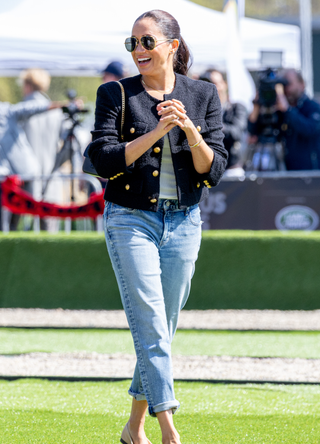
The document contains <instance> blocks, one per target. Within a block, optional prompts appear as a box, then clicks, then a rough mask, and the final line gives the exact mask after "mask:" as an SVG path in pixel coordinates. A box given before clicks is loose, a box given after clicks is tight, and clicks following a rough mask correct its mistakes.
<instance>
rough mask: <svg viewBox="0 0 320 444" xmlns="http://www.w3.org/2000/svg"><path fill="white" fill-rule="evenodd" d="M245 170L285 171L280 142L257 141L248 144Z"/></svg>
mask: <svg viewBox="0 0 320 444" xmlns="http://www.w3.org/2000/svg"><path fill="white" fill-rule="evenodd" d="M246 170H247V171H285V170H286V167H285V163H284V146H283V143H282V142H259V141H258V142H257V143H256V144H253V145H250V146H249V155H248V160H247V161H246Z"/></svg>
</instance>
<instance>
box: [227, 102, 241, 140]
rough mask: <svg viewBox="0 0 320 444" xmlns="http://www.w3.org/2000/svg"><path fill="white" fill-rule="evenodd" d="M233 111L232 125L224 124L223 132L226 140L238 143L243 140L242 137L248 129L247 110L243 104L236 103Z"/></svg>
mask: <svg viewBox="0 0 320 444" xmlns="http://www.w3.org/2000/svg"><path fill="white" fill-rule="evenodd" d="M233 111H234V114H233V119H232V123H226V122H223V132H224V135H225V138H230V139H231V140H232V141H234V142H236V141H238V140H241V139H242V135H243V133H244V131H245V130H246V129H247V110H246V108H245V106H243V105H242V104H241V103H235V104H234V105H233Z"/></svg>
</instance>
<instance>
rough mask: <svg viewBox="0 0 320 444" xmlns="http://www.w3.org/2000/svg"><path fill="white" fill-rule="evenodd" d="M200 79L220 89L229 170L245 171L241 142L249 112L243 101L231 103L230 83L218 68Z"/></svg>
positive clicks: (205, 73)
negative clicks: (229, 94)
mask: <svg viewBox="0 0 320 444" xmlns="http://www.w3.org/2000/svg"><path fill="white" fill-rule="evenodd" d="M200 80H205V81H207V82H211V83H213V84H214V85H215V86H216V88H217V91H218V94H219V99H220V102H221V106H222V123H223V128H222V131H223V133H224V141H223V142H224V147H225V149H226V150H227V151H228V153H229V158H228V164H227V170H231V169H232V170H234V171H236V170H237V171H239V172H241V173H243V169H242V166H243V162H242V156H241V148H242V146H241V144H242V142H243V140H244V135H245V134H246V130H247V119H248V114H247V110H246V108H245V106H244V105H242V104H241V103H231V102H230V100H229V96H228V84H227V82H226V80H225V79H224V77H223V75H222V73H221V72H220V71H218V70H216V69H208V70H206V71H205V72H204V73H203V74H201V75H200Z"/></svg>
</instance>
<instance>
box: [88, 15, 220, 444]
mask: <svg viewBox="0 0 320 444" xmlns="http://www.w3.org/2000/svg"><path fill="white" fill-rule="evenodd" d="M125 47H126V49H127V50H128V51H129V52H131V54H132V57H133V60H134V63H135V64H136V66H137V68H138V70H139V75H137V76H134V77H130V78H126V79H123V80H121V83H122V85H123V87H124V90H125V98H126V99H125V123H124V128H123V140H122V139H121V124H120V122H121V111H122V103H121V89H120V88H119V85H118V84H117V83H116V82H110V83H107V84H104V85H101V86H100V87H99V89H98V92H97V102H96V117H95V129H94V131H93V132H92V135H93V138H92V143H91V144H90V146H89V150H88V151H89V157H90V159H91V161H92V163H93V165H94V166H95V168H96V170H97V172H98V174H99V175H100V176H102V177H104V178H107V179H109V180H108V183H107V187H106V191H105V200H106V206H105V214H104V224H105V237H106V243H107V248H108V252H109V256H110V259H111V262H112V265H113V268H114V272H115V275H116V278H117V282H118V286H119V290H120V294H121V300H122V304H123V307H124V310H125V312H126V316H127V319H128V323H129V326H130V330H131V333H132V337H133V341H134V346H135V351H136V355H137V365H136V368H135V372H134V375H133V379H132V383H131V386H130V389H129V394H130V395H131V396H132V397H133V400H132V410H131V415H130V419H129V421H128V423H127V424H126V426H125V428H124V430H123V432H122V435H121V439H120V441H121V443H123V444H147V443H150V441H149V440H148V439H147V437H146V435H145V432H144V420H145V415H146V412H147V410H149V414H150V415H151V416H156V417H157V419H158V421H159V425H160V428H161V432H162V443H163V444H180V443H181V441H180V436H179V434H178V432H177V430H176V428H175V426H174V423H173V414H174V413H175V411H176V410H177V409H178V407H179V402H178V401H177V400H176V398H175V394H174V387H173V376H172V363H171V342H172V339H173V336H174V333H175V331H176V328H177V322H178V316H179V313H180V310H181V309H182V308H183V306H184V305H185V303H186V301H187V298H188V295H189V291H190V283H191V278H192V275H193V273H194V266H195V262H196V259H197V256H198V251H199V247H200V241H201V219H200V210H199V205H198V204H199V202H200V200H201V199H203V198H204V197H205V196H206V195H207V193H208V188H210V187H211V186H215V185H217V184H218V182H219V180H220V178H221V176H222V174H223V173H224V170H225V167H226V163H227V153H226V151H225V149H224V147H223V134H222V131H221V130H222V123H221V107H220V102H219V99H218V95H217V92H216V88H215V86H214V85H212V84H210V83H208V82H202V81H195V80H191V79H189V78H188V77H187V71H188V63H189V57H190V55H189V50H188V47H187V45H186V43H185V42H184V40H183V38H182V37H181V35H180V28H179V24H178V23H177V21H176V20H175V18H174V17H172V16H171V15H170V14H168V13H167V12H165V11H161V10H153V11H149V12H146V13H144V14H143V15H141V16H140V17H138V18H137V20H136V21H135V22H134V25H133V29H132V36H131V37H128V38H127V39H126V41H125Z"/></svg>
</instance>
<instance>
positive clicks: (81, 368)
mask: <svg viewBox="0 0 320 444" xmlns="http://www.w3.org/2000/svg"><path fill="white" fill-rule="evenodd" d="M135 363H136V358H135V356H134V355H129V354H112V355H106V354H99V353H84V352H82V353H28V354H25V355H12V356H8V355H7V356H0V375H1V376H23V377H26V376H28V377H32V376H43V377H49V376H55V377H57V376H60V377H61V376H62V377H63V376H68V377H70V376H71V377H84V378H88V377H91V378H92V377H93V378H99V377H105V378H131V377H132V375H133V370H134V367H135ZM173 375H174V378H175V379H189V380H214V381H226V380H227V381H237V382H239V381H257V382H258V381H259V382H261V381H268V382H271V381H274V382H288V383H290V382H316V383H320V359H299V358H298V359H297V358H296V359H288V358H246V357H231V356H173Z"/></svg>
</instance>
